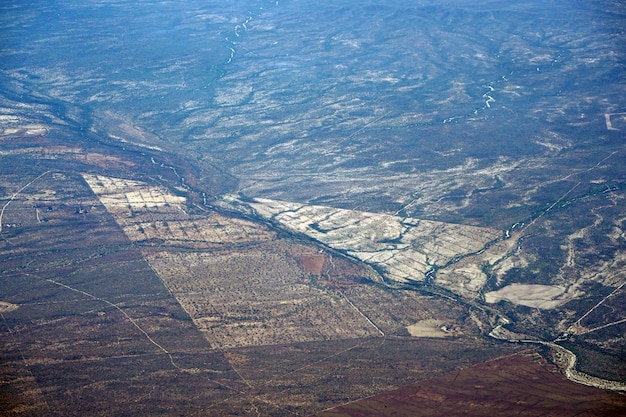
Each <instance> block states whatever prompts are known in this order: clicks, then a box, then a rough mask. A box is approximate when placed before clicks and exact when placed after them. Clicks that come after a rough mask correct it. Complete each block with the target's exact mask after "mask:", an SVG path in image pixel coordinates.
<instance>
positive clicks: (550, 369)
mask: <svg viewBox="0 0 626 417" xmlns="http://www.w3.org/2000/svg"><path fill="white" fill-rule="evenodd" d="M625 413H626V395H625V394H622V393H616V392H609V391H602V390H600V389H596V388H592V387H588V386H584V385H579V384H576V383H573V382H571V381H569V380H568V379H566V378H565V377H564V376H563V375H562V374H561V373H559V372H558V370H557V368H556V367H555V366H554V365H552V364H550V363H548V362H547V361H546V360H545V359H543V358H542V357H541V356H540V355H539V354H537V353H518V354H515V355H512V356H507V357H503V358H500V359H496V360H493V361H489V362H485V363H481V364H479V365H475V366H472V367H470V368H466V369H461V370H456V371H454V372H451V373H448V374H446V375H443V376H440V377H436V378H432V379H430V380H426V381H421V382H418V383H415V384H411V385H407V386H404V387H402V388H399V389H396V390H393V391H389V392H386V393H383V394H379V395H375V396H373V397H370V398H366V399H363V400H359V401H355V402H352V403H349V404H345V405H342V406H339V407H335V408H332V409H329V410H326V411H323V412H321V413H319V414H317V416H319V417H340V416H341V417H344V416H352V417H356V416H359V417H366V416H414V417H418V416H458V415H463V416H507V417H508V416H513V415H515V416H560V417H563V416H623V415H625Z"/></svg>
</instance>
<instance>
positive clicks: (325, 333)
mask: <svg viewBox="0 0 626 417" xmlns="http://www.w3.org/2000/svg"><path fill="white" fill-rule="evenodd" d="M146 258H147V259H148V261H149V262H150V265H152V267H153V268H154V269H155V270H156V271H157V272H158V273H159V275H160V276H161V278H162V279H163V280H164V282H165V283H166V285H167V286H168V287H169V288H170V290H171V291H172V293H173V294H174V295H175V296H176V298H177V299H178V301H179V302H180V303H181V305H182V306H183V308H184V309H185V310H186V311H187V312H188V313H189V315H190V316H191V318H192V319H193V320H194V323H195V324H196V325H197V326H198V328H199V329H200V330H202V331H203V332H205V335H206V338H207V339H208V340H209V342H210V343H211V345H212V346H215V347H222V348H226V347H239V346H250V345H270V344H284V343H294V342H308V341H315V340H330V339H344V338H356V337H367V336H376V335H379V331H378V329H377V328H376V327H375V326H374V325H372V324H371V323H370V322H368V320H367V319H366V318H365V317H364V316H362V315H361V314H359V312H358V311H357V310H356V309H355V308H354V307H353V306H352V305H350V303H349V302H348V301H347V300H346V299H345V298H343V297H341V296H340V295H339V294H337V293H334V292H331V291H328V290H324V289H322V288H319V287H317V286H312V285H310V284H309V280H310V276H309V275H308V274H307V273H306V271H304V270H303V268H302V267H300V266H299V265H298V264H297V263H296V260H295V259H294V258H293V257H290V256H289V254H288V253H286V250H285V248H281V247H280V243H278V244H275V245H269V246H264V247H259V248H257V249H251V250H247V251H245V253H241V252H225V253H210V254H208V253H176V254H174V253H168V252H159V253H154V254H146Z"/></svg>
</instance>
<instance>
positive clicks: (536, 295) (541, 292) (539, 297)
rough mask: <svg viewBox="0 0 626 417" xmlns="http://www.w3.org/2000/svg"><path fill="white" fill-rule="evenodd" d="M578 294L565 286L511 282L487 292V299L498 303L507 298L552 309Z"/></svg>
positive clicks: (523, 303) (524, 304)
mask: <svg viewBox="0 0 626 417" xmlns="http://www.w3.org/2000/svg"><path fill="white" fill-rule="evenodd" d="M575 296H576V294H574V293H571V292H567V291H566V289H565V288H564V287H561V286H556V285H540V284H510V285H507V286H506V287H502V288H500V289H499V290H497V291H491V292H488V293H486V294H485V301H487V302H488V303H491V304H493V303H497V302H498V301H500V300H507V301H510V302H512V303H513V304H519V305H523V306H527V307H534V308H542V309H552V308H556V307H558V306H560V305H561V304H565V303H566V302H568V301H569V300H571V299H573V298H574V297H575Z"/></svg>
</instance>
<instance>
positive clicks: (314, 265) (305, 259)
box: [300, 254, 326, 276]
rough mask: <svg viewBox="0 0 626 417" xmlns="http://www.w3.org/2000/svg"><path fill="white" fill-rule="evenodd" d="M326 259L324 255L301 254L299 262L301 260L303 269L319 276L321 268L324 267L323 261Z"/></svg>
mask: <svg viewBox="0 0 626 417" xmlns="http://www.w3.org/2000/svg"><path fill="white" fill-rule="evenodd" d="M325 261H326V257H325V256H324V255H321V254H320V255H301V256H300V262H302V266H303V267H304V269H305V270H306V271H307V272H308V273H310V274H313V275H317V276H320V275H321V274H322V268H323V267H324V262H325Z"/></svg>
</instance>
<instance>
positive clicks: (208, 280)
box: [84, 175, 382, 348]
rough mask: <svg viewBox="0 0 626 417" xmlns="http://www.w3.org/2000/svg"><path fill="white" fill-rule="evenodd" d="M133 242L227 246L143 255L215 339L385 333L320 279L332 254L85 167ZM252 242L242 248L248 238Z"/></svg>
mask: <svg viewBox="0 0 626 417" xmlns="http://www.w3.org/2000/svg"><path fill="white" fill-rule="evenodd" d="M84 177H85V180H86V181H87V183H88V184H89V185H90V187H91V188H92V190H93V191H94V192H95V193H96V195H98V197H99V198H100V200H101V202H102V203H103V204H104V205H105V207H106V208H107V210H108V211H109V212H110V213H111V214H113V216H114V218H115V219H116V221H117V222H118V223H119V224H120V225H121V226H122V227H123V229H124V232H125V233H126V235H127V236H128V237H129V238H130V239H131V240H133V241H136V242H139V241H146V242H150V241H153V240H157V241H159V242H160V243H165V244H166V246H168V245H172V246H176V247H185V248H187V249H190V250H193V249H219V250H218V251H211V252H194V251H184V252H179V251H154V250H151V249H146V250H144V251H143V252H144V256H145V257H146V259H147V260H148V262H149V263H150V265H151V266H152V268H153V269H154V271H155V272H156V273H157V274H158V275H159V276H160V277H161V279H162V280H163V282H164V283H165V284H166V285H167V287H168V288H169V290H170V291H171V292H172V294H173V295H174V296H175V297H176V298H177V300H178V301H179V303H180V304H181V305H182V306H183V308H184V309H185V310H186V311H187V313H188V314H189V315H190V317H191V318H192V319H193V321H194V323H195V324H196V326H197V327H198V328H199V329H200V330H202V331H203V332H204V334H205V336H206V338H207V339H208V340H209V342H210V343H211V345H212V346H215V347H221V348H225V347H237V346H250V345H269V344H279V343H292V342H309V341H318V340H330V339H340V338H359V337H369V336H377V335H378V336H380V334H381V333H382V332H381V331H380V330H379V329H378V328H377V327H376V326H375V325H374V324H373V323H372V322H370V321H369V320H368V319H367V318H366V317H365V316H364V315H363V314H362V313H360V312H359V311H358V309H357V308H356V307H355V306H354V305H352V304H351V303H350V302H349V300H348V299H347V298H345V297H344V296H341V295H340V294H339V293H337V292H334V291H332V290H329V289H326V288H321V287H319V286H315V285H312V279H313V278H314V276H316V275H320V274H321V271H322V266H323V263H324V257H323V256H321V255H319V253H316V252H315V250H314V249H311V248H309V249H308V250H306V249H305V250H304V253H298V250H297V249H294V247H293V244H287V243H286V242H281V241H280V240H277V239H276V236H275V233H274V232H271V231H270V230H268V229H267V228H265V227H264V226H261V225H257V224H254V223H251V222H249V221H246V220H242V219H236V218H227V217H224V216H221V215H219V214H217V213H208V214H207V215H206V216H202V217H195V218H194V217H192V216H189V215H188V214H187V213H186V212H185V204H184V203H185V200H184V198H181V197H177V196H175V195H172V194H171V193H168V192H167V190H165V189H164V188H160V187H154V186H149V185H148V184H146V183H142V182H139V181H130V180H125V179H117V178H109V177H103V176H89V175H85V176H84ZM241 244H245V245H247V247H246V250H245V251H241V250H240V249H241V248H240V247H239V246H240V245H241Z"/></svg>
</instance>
